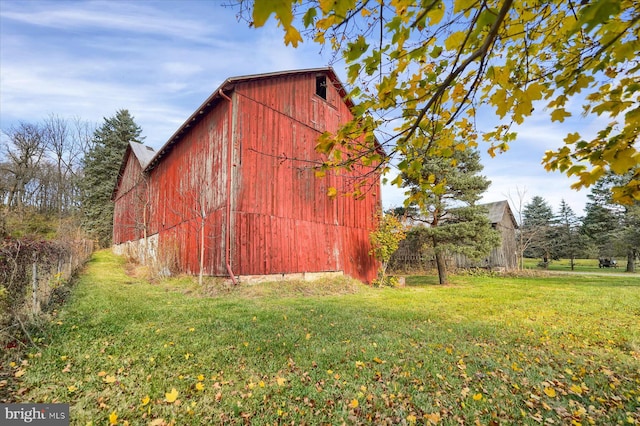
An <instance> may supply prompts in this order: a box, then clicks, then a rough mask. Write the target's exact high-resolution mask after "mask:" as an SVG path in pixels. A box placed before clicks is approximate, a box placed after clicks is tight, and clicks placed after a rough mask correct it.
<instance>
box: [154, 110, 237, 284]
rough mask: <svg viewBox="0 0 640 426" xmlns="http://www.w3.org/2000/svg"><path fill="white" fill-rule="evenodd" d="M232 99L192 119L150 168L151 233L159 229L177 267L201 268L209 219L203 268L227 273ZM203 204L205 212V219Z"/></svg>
mask: <svg viewBox="0 0 640 426" xmlns="http://www.w3.org/2000/svg"><path fill="white" fill-rule="evenodd" d="M228 107H229V106H228V104H226V102H224V101H223V102H221V103H220V104H219V105H218V106H217V107H216V108H213V109H212V110H210V111H209V112H208V113H207V114H206V115H205V117H203V118H202V119H201V120H200V121H198V122H197V123H196V124H194V125H193V126H192V127H191V128H190V131H188V132H187V133H186V134H185V135H184V136H183V137H182V139H181V140H180V143H178V144H175V145H174V146H173V148H172V150H171V151H170V152H169V153H168V154H166V156H165V157H164V158H163V159H162V161H161V162H160V163H159V164H158V165H157V166H156V167H154V168H153V169H152V170H151V174H150V181H151V182H152V184H151V188H150V193H151V197H152V199H154V200H157V203H156V206H155V208H154V209H153V211H152V212H151V217H152V220H151V222H150V234H155V233H159V247H160V252H161V253H160V256H166V257H167V258H171V259H173V258H175V261H176V263H177V265H176V266H177V267H178V269H180V270H182V271H185V272H188V273H197V272H198V271H199V269H200V258H199V254H200V226H201V223H202V221H203V220H204V223H205V230H206V232H205V235H206V237H205V273H206V274H211V275H226V274H227V272H226V267H225V262H224V250H225V248H226V246H225V238H224V237H225V232H226V220H227V217H226V210H225V207H226V200H227V188H226V182H227V172H228V171H227V155H228V148H229V139H228V131H229V129H228V127H229V126H228V120H227V118H228V115H227V112H228ZM202 208H204V212H205V216H206V218H204V219H203V217H202V216H203V215H202V210H201V209H202Z"/></svg>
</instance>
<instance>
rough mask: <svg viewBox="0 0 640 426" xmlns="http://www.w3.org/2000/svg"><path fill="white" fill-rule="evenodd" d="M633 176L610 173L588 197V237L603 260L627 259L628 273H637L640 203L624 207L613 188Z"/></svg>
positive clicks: (585, 222)
mask: <svg viewBox="0 0 640 426" xmlns="http://www.w3.org/2000/svg"><path fill="white" fill-rule="evenodd" d="M632 175H633V173H627V174H626V175H623V176H619V175H614V174H612V173H608V174H607V175H605V176H604V177H603V178H601V179H600V180H598V181H597V182H596V184H595V185H594V186H593V188H592V189H591V193H590V194H589V195H587V197H588V198H589V200H590V201H591V202H589V203H587V205H586V207H585V211H586V216H585V218H584V221H583V229H584V233H585V234H586V235H588V236H589V238H590V239H591V240H592V241H593V242H594V244H595V245H596V247H597V249H598V255H599V256H600V257H609V258H610V257H614V256H623V257H626V258H627V271H628V272H633V271H635V259H636V258H638V253H639V252H640V231H639V229H640V202H639V201H634V202H633V203H631V204H625V205H621V204H618V203H616V202H615V201H614V200H613V196H612V188H615V187H617V186H619V185H625V184H627V181H630V180H631V179H632Z"/></svg>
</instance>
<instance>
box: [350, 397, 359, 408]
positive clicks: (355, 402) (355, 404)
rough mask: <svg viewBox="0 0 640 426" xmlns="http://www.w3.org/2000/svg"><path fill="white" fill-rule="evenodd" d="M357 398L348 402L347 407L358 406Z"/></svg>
mask: <svg viewBox="0 0 640 426" xmlns="http://www.w3.org/2000/svg"><path fill="white" fill-rule="evenodd" d="M358 405H359V404H358V400H357V399H352V400H351V402H350V403H349V408H358Z"/></svg>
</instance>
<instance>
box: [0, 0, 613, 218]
mask: <svg viewBox="0 0 640 426" xmlns="http://www.w3.org/2000/svg"><path fill="white" fill-rule="evenodd" d="M223 3H226V1H222V0H213V1H205V0H182V1H173V0H160V1H152V0H145V1H142V0H138V1H124V0H118V1H114V0H111V1H60V0H57V1H53V0H49V1H36V0H29V1H25V0H18V1H13V0H0V128H2V129H8V128H9V127H10V126H12V125H15V124H17V123H18V122H19V121H25V122H38V121H41V120H42V119H44V118H46V117H47V116H48V115H50V114H56V115H58V116H60V117H63V118H75V117H78V118H81V119H84V120H88V121H90V122H93V123H97V124H100V123H101V122H102V119H103V118H104V117H110V116H112V115H114V114H115V112H116V111H117V110H118V109H121V108H126V109H128V110H129V111H130V112H131V114H132V115H133V116H134V117H135V119H136V122H137V123H138V124H139V125H140V126H141V127H142V130H143V135H144V136H146V139H145V143H146V144H148V145H151V146H153V147H155V148H159V147H160V146H162V145H163V144H164V143H165V142H166V141H167V139H168V138H169V137H170V136H171V135H172V134H173V133H174V131H175V130H177V128H178V127H179V126H180V125H181V124H182V122H183V121H184V120H186V119H187V118H188V117H189V115H191V113H193V111H194V110H195V109H196V108H197V107H198V106H199V105H200V104H201V103H202V102H203V101H204V100H205V99H206V98H207V97H208V96H209V95H210V94H211V93H212V92H213V91H214V90H215V89H216V88H217V87H218V86H219V85H220V84H221V83H222V82H223V81H224V80H225V79H226V78H228V77H233V76H241V75H248V74H255V73H263V72H273V71H279V70H289V69H299V68H314V67H324V66H327V65H332V66H333V67H334V69H335V70H336V72H337V74H338V75H339V76H340V78H341V79H342V80H343V82H344V81H346V73H345V70H344V64H343V63H342V62H335V63H331V57H330V56H329V52H326V51H325V52H323V51H321V47H320V46H319V45H317V44H313V43H311V42H309V41H305V42H304V43H302V45H300V46H299V47H298V48H297V49H294V48H291V47H285V46H284V43H283V41H282V31H281V30H280V29H278V28H276V27H275V25H274V24H273V23H270V24H269V25H267V27H264V28H259V29H252V28H249V27H248V26H247V24H246V23H245V22H239V21H238V19H237V17H236V13H237V11H236V10H234V9H230V8H225V7H222V4H223ZM325 50H326V49H325ZM539 109H540V112H541V114H540V115H539V116H534V117H532V118H531V120H529V121H527V122H526V123H525V125H523V126H520V127H519V128H518V139H517V141H516V142H515V143H513V145H512V147H511V149H510V150H509V151H508V152H507V153H505V154H502V155H499V156H498V157H496V158H493V159H491V158H489V157H488V156H487V155H486V154H484V152H485V151H486V148H488V146H482V145H481V149H482V151H483V164H484V166H485V169H484V172H483V174H484V175H486V176H487V177H488V178H489V179H490V180H491V181H492V185H491V188H490V189H489V191H488V192H487V193H486V195H485V197H484V199H483V200H484V201H487V202H488V201H498V200H503V199H508V198H509V196H510V197H511V199H512V201H513V203H512V207H514V208H516V209H517V208H518V203H519V201H520V197H519V196H518V191H520V192H523V191H524V193H525V198H524V202H525V203H526V202H527V201H528V200H530V198H531V197H533V196H535V195H539V196H541V197H543V198H544V199H545V200H547V201H548V202H549V204H550V205H551V206H552V208H553V209H554V211H557V210H558V207H559V204H560V200H562V199H564V200H565V201H566V202H567V203H568V204H569V205H570V206H571V207H572V208H573V210H574V212H575V213H576V214H578V215H582V214H583V208H584V204H585V202H586V201H587V199H586V195H587V194H588V190H582V191H580V192H577V191H574V190H572V189H570V185H571V183H572V180H571V179H569V178H567V177H565V176H564V175H562V174H560V173H548V172H546V171H545V170H544V168H543V166H542V165H541V164H540V162H541V159H542V157H543V155H544V152H545V151H546V150H548V149H553V148H557V147H558V146H560V145H561V144H562V139H563V138H564V136H565V135H566V134H567V133H568V132H573V131H580V132H582V133H583V135H589V134H590V133H591V134H593V133H595V131H596V129H597V128H598V126H601V125H602V123H598V122H597V121H595V120H593V119H581V118H575V119H571V120H569V121H568V122H565V123H564V124H563V125H562V126H561V125H558V124H557V123H551V122H550V121H549V119H548V118H547V115H546V114H544V112H543V111H542V110H543V108H539ZM488 119H489V120H491V116H489V118H488ZM496 120H497V119H496ZM3 140H4V139H3ZM402 192H403V191H402V190H400V189H397V188H390V187H383V204H384V206H385V207H392V206H399V205H401V204H402V200H403V195H402Z"/></svg>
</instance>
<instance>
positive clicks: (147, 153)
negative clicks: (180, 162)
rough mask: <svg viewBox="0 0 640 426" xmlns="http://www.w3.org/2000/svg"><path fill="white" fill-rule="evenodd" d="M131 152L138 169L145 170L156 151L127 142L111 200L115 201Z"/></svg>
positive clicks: (138, 143) (139, 144) (137, 143)
mask: <svg viewBox="0 0 640 426" xmlns="http://www.w3.org/2000/svg"><path fill="white" fill-rule="evenodd" d="M131 152H133V155H134V157H135V158H136V160H138V163H139V164H140V168H141V169H142V170H144V169H146V168H147V166H148V165H149V163H150V162H151V160H152V159H153V157H154V156H155V154H156V151H155V150H154V149H153V148H151V147H150V146H147V145H144V144H141V143H140V142H129V146H127V149H126V150H125V152H124V155H123V157H122V164H120V170H119V171H118V179H117V180H116V184H115V186H114V187H113V193H112V194H111V199H112V200H113V199H115V196H116V192H117V191H118V188H119V187H120V180H121V179H122V174H123V173H124V169H125V167H127V159H128V158H129V154H130V153H131Z"/></svg>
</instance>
